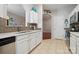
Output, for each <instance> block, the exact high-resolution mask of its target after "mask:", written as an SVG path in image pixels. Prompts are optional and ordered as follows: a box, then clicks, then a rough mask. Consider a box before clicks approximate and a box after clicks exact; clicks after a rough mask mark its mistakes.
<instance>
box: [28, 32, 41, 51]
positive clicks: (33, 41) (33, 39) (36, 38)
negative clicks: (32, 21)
mask: <svg viewBox="0 0 79 59" xmlns="http://www.w3.org/2000/svg"><path fill="white" fill-rule="evenodd" d="M40 33H41V31H37V32H34V33H31V34H29V39H30V49H31V50H32V49H33V48H34V47H36V46H37V45H38V44H39V43H40V42H41V41H42V37H41V36H42V35H41V34H40Z"/></svg>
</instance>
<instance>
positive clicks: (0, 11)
mask: <svg viewBox="0 0 79 59" xmlns="http://www.w3.org/2000/svg"><path fill="white" fill-rule="evenodd" d="M0 17H2V18H7V4H0Z"/></svg>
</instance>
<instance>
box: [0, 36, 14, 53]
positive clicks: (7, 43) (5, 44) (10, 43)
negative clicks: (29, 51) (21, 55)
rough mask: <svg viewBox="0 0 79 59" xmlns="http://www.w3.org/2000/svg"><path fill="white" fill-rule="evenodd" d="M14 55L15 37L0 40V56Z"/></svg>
mask: <svg viewBox="0 0 79 59" xmlns="http://www.w3.org/2000/svg"><path fill="white" fill-rule="evenodd" d="M13 53H15V36H12V37H7V38H2V39H0V54H13Z"/></svg>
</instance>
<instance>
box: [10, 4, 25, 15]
mask: <svg viewBox="0 0 79 59" xmlns="http://www.w3.org/2000/svg"><path fill="white" fill-rule="evenodd" d="M8 11H9V12H12V13H14V14H16V15H19V16H23V17H24V16H25V11H24V8H23V7H22V5H21V4H8Z"/></svg>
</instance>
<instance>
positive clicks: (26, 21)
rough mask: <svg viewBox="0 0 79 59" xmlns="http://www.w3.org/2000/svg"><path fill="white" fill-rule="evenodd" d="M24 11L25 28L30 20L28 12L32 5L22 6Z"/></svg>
mask: <svg viewBox="0 0 79 59" xmlns="http://www.w3.org/2000/svg"><path fill="white" fill-rule="evenodd" d="M22 6H23V7H24V10H25V26H27V23H28V22H29V19H30V10H31V9H32V7H33V5H32V4H23V5H22Z"/></svg>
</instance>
